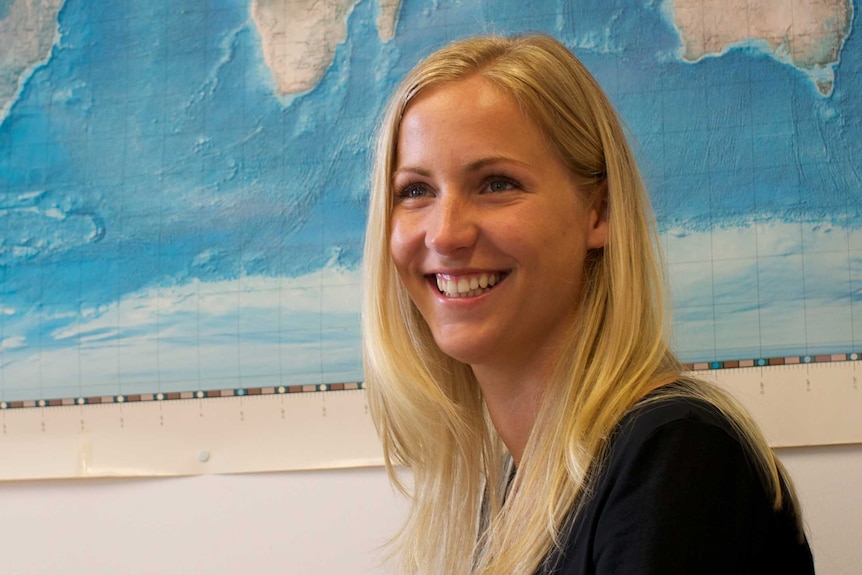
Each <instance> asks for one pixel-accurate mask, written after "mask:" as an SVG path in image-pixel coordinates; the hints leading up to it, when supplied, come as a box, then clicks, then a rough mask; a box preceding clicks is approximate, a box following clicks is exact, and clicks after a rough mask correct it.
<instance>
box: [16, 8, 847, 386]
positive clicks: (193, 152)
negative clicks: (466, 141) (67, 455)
mask: <svg viewBox="0 0 862 575" xmlns="http://www.w3.org/2000/svg"><path fill="white" fill-rule="evenodd" d="M18 1H19V2H23V1H25V0H18ZM380 1H381V0H358V2H357V3H356V4H355V6H354V7H353V9H352V11H351V12H350V13H349V15H348V16H347V34H346V37H345V39H344V41H343V42H341V43H339V44H338V46H337V49H336V51H335V55H334V59H333V61H332V63H331V64H330V65H329V66H328V67H326V69H325V73H324V74H323V76H322V77H321V78H320V80H319V81H318V82H317V83H316V84H315V85H314V86H313V87H312V88H310V89H309V90H308V91H305V92H300V93H293V94H281V93H279V91H278V88H277V85H276V80H275V78H274V76H273V72H272V70H271V69H270V68H269V67H268V66H267V64H266V62H265V59H264V54H263V51H262V50H263V48H262V39H261V34H260V31H259V30H258V28H257V27H256V25H255V23H254V21H253V20H252V18H251V14H250V5H251V2H250V1H239V0H236V1H229V0H209V1H208V2H205V3H202V2H196V1H192V0H186V1H182V0H171V1H168V0H159V1H150V2H126V1H119V0H111V1H104V2H87V1H85V0H66V1H65V2H64V3H62V7H61V8H60V10H59V12H58V14H57V15H56V24H57V28H56V35H55V38H54V44H53V47H52V48H51V49H50V51H49V52H48V53H47V55H46V57H45V58H44V59H42V60H39V61H37V62H34V63H33V65H32V66H31V67H30V68H28V69H27V70H26V71H25V73H24V74H22V76H21V78H20V80H19V81H18V83H17V86H16V87H15V90H14V94H13V96H12V97H11V98H10V99H9V101H8V102H0V110H2V111H4V112H3V114H4V115H2V116H0V285H2V288H0V400H2V401H14V400H21V399H40V398H54V397H62V398H67V397H68V398H75V397H84V396H95V395H114V396H117V395H122V394H131V393H146V392H149V393H153V392H169V391H189V390H200V389H222V388H244V387H260V386H278V385H287V384H294V383H303V384H305V383H332V382H351V381H359V380H360V379H361V377H362V373H361V357H360V343H359V337H360V335H359V321H360V320H359V301H360V294H359V291H360V281H359V277H360V271H359V270H360V266H361V250H362V239H363V233H364V231H363V228H364V221H365V212H366V200H367V195H368V177H369V165H370V157H369V148H370V146H371V143H372V140H373V138H374V128H375V123H376V121H377V118H378V115H379V113H380V111H381V109H382V107H383V106H384V104H385V101H386V98H387V96H388V94H389V92H390V91H391V90H392V88H393V87H394V86H395V84H396V83H397V81H398V80H399V79H400V78H401V77H402V76H403V75H404V74H405V73H406V71H407V70H409V69H410V68H411V67H412V65H414V64H415V63H416V62H417V61H418V60H419V59H420V58H421V57H423V56H425V55H427V54H428V53H430V52H431V51H433V50H434V49H435V48H438V47H440V46H442V45H444V44H445V43H447V42H449V41H451V40H454V39H457V38H461V37H464V36H467V35H473V34H477V33H500V34H510V33H516V32H527V31H541V32H548V33H551V34H553V35H555V36H556V37H558V38H560V39H561V40H562V41H564V42H565V43H566V44H567V45H568V46H569V47H570V48H571V49H572V50H573V51H574V52H575V53H576V54H577V55H578V56H579V57H580V58H581V59H582V60H583V62H584V63H585V64H586V65H587V66H588V68H589V69H590V70H591V71H592V72H593V73H594V74H595V75H596V77H597V78H598V80H599V81H600V83H601V84H602V85H603V86H604V87H605V89H606V90H607V92H608V94H609V96H610V97H611V99H612V101H613V102H614V104H615V105H616V106H617V108H618V110H619V111H620V113H621V115H622V116H623V118H624V120H625V122H626V124H627V125H628V127H629V129H630V131H631V136H632V141H633V143H634V145H635V146H636V149H637V153H638V156H639V159H640V161H641V164H642V168H643V171H644V175H645V177H646V179H647V181H648V183H649V188H650V191H651V195H652V198H653V202H654V205H655V209H656V214H657V218H658V224H659V228H660V231H661V234H662V236H661V237H662V241H663V248H664V251H665V255H666V260H667V265H668V270H669V279H670V283H671V292H672V296H673V307H674V332H675V335H674V342H675V346H676V349H677V350H678V352H679V354H680V356H681V358H682V359H683V360H685V361H689V362H695V361H721V360H732V359H745V358H763V357H775V356H785V355H795V356H804V355H807V354H817V353H849V352H853V351H858V350H859V347H860V345H859V344H860V341H862V303H860V293H862V291H860V287H862V285H860V284H862V257H860V256H862V213H860V207H862V163H860V161H859V158H860V157H862V98H860V97H859V95H860V94H862V46H860V42H862V40H860V38H859V34H858V31H857V30H856V28H857V27H858V26H857V24H858V13H859V6H858V4H856V5H855V6H854V8H855V11H854V12H855V14H854V18H855V20H854V22H853V26H852V27H851V29H850V30H849V32H848V34H847V37H846V39H845V40H844V43H843V46H842V47H841V50H840V60H839V61H838V62H837V63H836V65H835V66H834V84H833V85H832V89H831V92H830V93H828V94H824V93H823V92H822V91H821V90H818V87H817V86H816V85H815V82H814V81H813V80H812V77H811V76H810V75H809V74H807V73H806V72H805V71H804V70H800V69H799V68H797V67H795V66H793V65H791V64H789V63H787V62H782V61H779V59H776V58H774V57H772V56H770V55H769V54H767V53H765V52H764V50H763V49H762V47H761V46H759V45H758V43H757V42H755V41H752V42H750V43H741V44H738V45H735V46H733V47H732V48H731V49H728V50H726V51H725V52H724V53H722V54H718V55H714V56H708V57H704V58H702V59H700V60H698V61H696V62H689V61H685V60H683V59H682V57H681V48H680V45H681V39H680V32H679V30H678V29H677V28H676V27H675V25H674V23H673V22H672V21H671V18H670V17H669V15H668V10H667V6H666V5H665V4H666V3H664V2H660V1H648V0H641V1H635V0H617V1H607V2H598V1H595V0H583V1H573V2H572V1H563V0H560V1H558V2H535V3H531V2H524V3H514V2H498V1H491V0H484V1H483V0H462V1H456V0H448V1H447V0H422V1H420V0H405V1H403V2H402V3H401V7H400V10H399V13H398V19H397V27H396V29H395V34H394V36H393V37H392V38H389V39H386V38H381V34H380V31H379V30H378V25H377V23H376V22H377V17H378V14H379V12H380V5H379V3H380ZM14 5H15V2H13V1H8V0H7V1H0V19H3V18H7V17H8V16H9V15H10V14H11V13H12V10H13V9H14ZM22 34H23V33H22ZM3 41H6V39H5V38H4V39H3ZM0 79H2V78H0ZM0 93H2V92H0ZM7 104H8V105H7Z"/></svg>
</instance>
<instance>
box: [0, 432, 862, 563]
mask: <svg viewBox="0 0 862 575" xmlns="http://www.w3.org/2000/svg"><path fill="white" fill-rule="evenodd" d="M779 454H780V455H781V458H782V460H783V461H784V462H785V464H786V465H787V467H788V468H789V469H790V472H791V474H792V475H793V477H794V479H795V481H796V485H797V489H798V491H799V493H800V497H801V499H802V502H803V505H804V507H805V511H806V512H807V513H808V519H807V522H808V525H809V531H810V536H811V540H812V544H813V547H814V551H815V558H816V562H817V572H818V575H858V573H859V572H860V570H859V569H860V567H859V566H860V565H862V445H853V446H841V447H818V448H797V449H785V450H781V451H780V452H779ZM404 509H405V506H404V503H403V501H401V500H400V499H399V498H398V497H397V496H396V495H394V494H393V492H392V490H391V489H390V487H389V485H388V483H387V480H386V476H385V473H384V472H383V470H382V469H380V468H373V469H352V470H342V471H315V472H296V473H273V474H261V475H229V476H199V477H187V478H175V479H140V480H126V479H117V480H75V481H42V482H20V483H3V484H0V517H2V522H0V571H2V572H3V573H7V574H14V575H18V574H31V573H33V574H52V575H53V574H57V575H60V574H63V575H69V574H71V575H78V574H88V575H116V574H142V575H143V574H147V575H152V574H160V575H162V574H164V575H174V574H176V575H189V574H196V573H206V574H208V575H210V574H211V575H234V574H238V573H280V574H301V575H310V574H326V575H328V574H338V575H351V574H384V573H392V572H393V571H392V570H391V569H389V570H387V569H385V568H382V567H380V566H379V565H377V560H378V558H379V553H377V552H376V550H375V548H376V547H378V546H379V545H380V544H382V543H383V541H384V540H385V538H386V536H387V535H388V534H389V533H391V532H392V531H393V530H394V529H395V528H396V527H397V525H398V524H399V521H400V519H401V517H402V514H403V513H404Z"/></svg>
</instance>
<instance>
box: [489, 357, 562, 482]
mask: <svg viewBox="0 0 862 575" xmlns="http://www.w3.org/2000/svg"><path fill="white" fill-rule="evenodd" d="M525 371H526V370H520V373H519V372H517V371H514V370H512V369H510V368H494V367H490V366H476V365H474V366H473V374H474V375H475V376H476V380H477V381H478V382H479V387H480V388H481V389H482V395H483V397H484V400H485V405H486V406H487V408H488V413H489V414H490V416H491V421H492V422H493V424H494V427H495V428H496V430H497V434H498V435H499V436H500V439H502V440H503V443H504V444H505V445H506V448H507V449H508V450H509V453H510V454H511V455H512V458H513V459H514V461H515V465H518V464H519V463H520V462H521V457H522V456H523V454H524V449H525V448H526V446H527V441H528V440H529V438H530V433H531V432H532V431H533V425H534V424H535V423H536V418H537V416H538V414H539V407H540V405H541V402H542V397H543V395H544V389H545V385H546V384H547V381H548V379H549V378H550V371H549V370H548V369H535V366H534V368H533V369H530V370H529V372H527V373H525Z"/></svg>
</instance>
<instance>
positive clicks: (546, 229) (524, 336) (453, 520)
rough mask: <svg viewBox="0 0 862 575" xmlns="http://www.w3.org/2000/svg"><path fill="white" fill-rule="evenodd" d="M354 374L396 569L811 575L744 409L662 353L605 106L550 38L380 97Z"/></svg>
mask: <svg viewBox="0 0 862 575" xmlns="http://www.w3.org/2000/svg"><path fill="white" fill-rule="evenodd" d="M364 263H365V289H364V293H365V295H364V304H363V305H364V307H363V323H364V327H363V330H364V354H365V377H366V383H367V388H368V394H369V399H370V405H371V410H372V414H373V416H374V419H375V422H376V425H377V427H378V431H379V433H380V437H381V439H382V442H383V448H384V453H385V456H386V462H387V466H388V467H389V470H390V476H391V477H392V479H393V481H394V482H395V484H396V485H398V486H399V487H401V488H402V489H403V486H402V485H401V484H400V483H399V478H398V476H397V475H396V474H394V473H393V472H392V469H393V466H394V465H405V466H407V467H408V468H409V469H410V470H411V471H412V480H413V481H412V483H413V485H412V488H411V489H410V490H409V493H410V497H411V501H412V507H411V510H410V514H409V518H408V520H407V522H406V524H405V526H404V528H403V530H402V531H401V533H400V534H399V536H398V538H397V540H396V541H397V545H396V548H397V550H398V552H399V555H400V557H401V559H402V569H401V572H410V573H414V572H415V573H428V574H443V573H446V574H454V573H485V574H495V575H498V574H503V573H505V574H514V573H524V574H530V573H569V574H579V575H582V574H590V573H597V574H607V573H622V574H626V575H631V574H641V573H643V574H646V573H656V574H661V575H673V574H683V573H685V574H695V573H722V574H724V573H734V574H738V573H771V572H775V573H783V574H794V573H813V566H812V559H811V554H810V551H809V549H808V545H807V543H806V541H805V536H804V533H803V530H802V528H801V520H800V515H799V512H798V509H797V504H796V502H795V500H794V496H793V492H792V489H791V487H790V483H789V481H788V479H787V478H786V476H785V474H784V472H783V470H782V468H781V465H780V463H779V462H778V460H777V459H776V458H775V457H774V455H773V453H772V452H771V450H770V449H769V447H768V446H767V445H766V443H765V441H764V439H763V437H762V435H761V433H760V432H759V431H758V429H757V427H756V425H755V424H754V423H753V422H752V421H751V419H750V418H749V417H748V416H747V415H746V414H745V413H744V412H743V411H742V410H741V409H740V408H739V407H738V406H737V405H736V404H735V403H734V402H733V401H732V400H731V399H730V398H729V397H728V396H727V395H725V394H724V393H722V392H721V391H719V390H718V389H716V388H714V387H712V386H711V385H708V384H706V383H704V382H701V381H697V380H694V379H692V378H691V377H689V376H687V375H686V374H685V373H684V372H683V370H682V368H681V366H680V364H679V363H678V361H677V360H676V359H675V357H674V355H673V353H672V352H671V351H670V350H669V349H668V345H667V336H666V332H665V318H664V315H663V308H662V303H661V301H662V290H663V288H662V283H661V282H662V273H661V267H660V264H659V256H658V254H657V251H656V232H655V229H654V223H653V220H652V215H651V210H650V206H649V200H648V197H647V194H646V191H645V189H644V185H643V183H642V181H641V178H640V176H639V173H638V169H637V166H636V164H635V161H634V158H633V155H632V152H631V150H630V148H629V146H628V144H627V142H626V138H625V135H624V133H623V130H622V128H621V126H620V121H619V119H618V118H617V115H616V113H615V112H614V110H613V108H612V107H611V105H610V104H609V102H608V100H607V98H606V96H605V95H604V93H603V92H602V90H601V88H600V87H599V86H598V84H597V83H596V82H595V80H594V79H593V78H592V77H591V76H590V74H589V73H588V72H587V70H586V69H585V68H584V67H583V65H582V64H581V63H580V62H579V61H578V60H577V59H576V58H575V57H574V56H573V55H572V54H571V53H570V52H569V51H568V50H567V49H566V48H565V47H564V46H563V45H561V44H560V43H559V42H557V41H556V40H554V39H552V38H550V37H547V36H540V35H534V36H524V37H516V38H498V37H482V38H473V39H468V40H463V41H460V42H456V43H454V44H452V45H450V46H448V47H446V48H444V49H442V50H440V51H438V52H436V53H435V54H433V55H431V56H430V57H429V58H427V59H426V60H424V61H423V62H421V63H420V64H418V65H417V66H416V68H415V69H414V70H413V71H412V72H410V74H409V75H408V76H407V78H406V79H405V80H404V81H403V82H402V84H401V85H400V87H399V88H398V89H397V90H396V91H395V93H394V95H393V97H392V99H391V101H390V104H389V106H388V109H387V110H386V113H385V116H384V118H383V123H382V126H381V129H380V135H379V141H378V145H377V150H376V162H375V171H374V175H373V180H372V190H371V202H370V209H369V217H368V228H367V233H366V245H365V262H364Z"/></svg>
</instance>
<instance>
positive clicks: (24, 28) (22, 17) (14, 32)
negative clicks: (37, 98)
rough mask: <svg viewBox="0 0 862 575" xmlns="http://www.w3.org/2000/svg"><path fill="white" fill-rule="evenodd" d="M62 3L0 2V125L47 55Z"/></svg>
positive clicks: (52, 0)
mask: <svg viewBox="0 0 862 575" xmlns="http://www.w3.org/2000/svg"><path fill="white" fill-rule="evenodd" d="M64 2H65V0H12V1H11V2H0V5H3V4H5V6H2V8H3V10H0V39H2V40H0V122H2V121H3V119H4V118H5V117H6V114H8V113H9V109H10V108H11V107H12V104H13V103H14V102H15V99H16V98H17V97H18V92H19V91H20V89H21V86H22V85H23V84H24V82H25V81H26V80H27V78H28V77H29V76H30V74H32V73H33V71H34V70H35V69H36V68H37V67H38V66H39V64H41V63H42V62H44V61H46V60H47V59H48V58H49V57H50V55H51V49H52V48H53V46H54V42H55V41H56V38H57V15H58V14H59V13H60V8H62V7H63V3H64Z"/></svg>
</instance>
